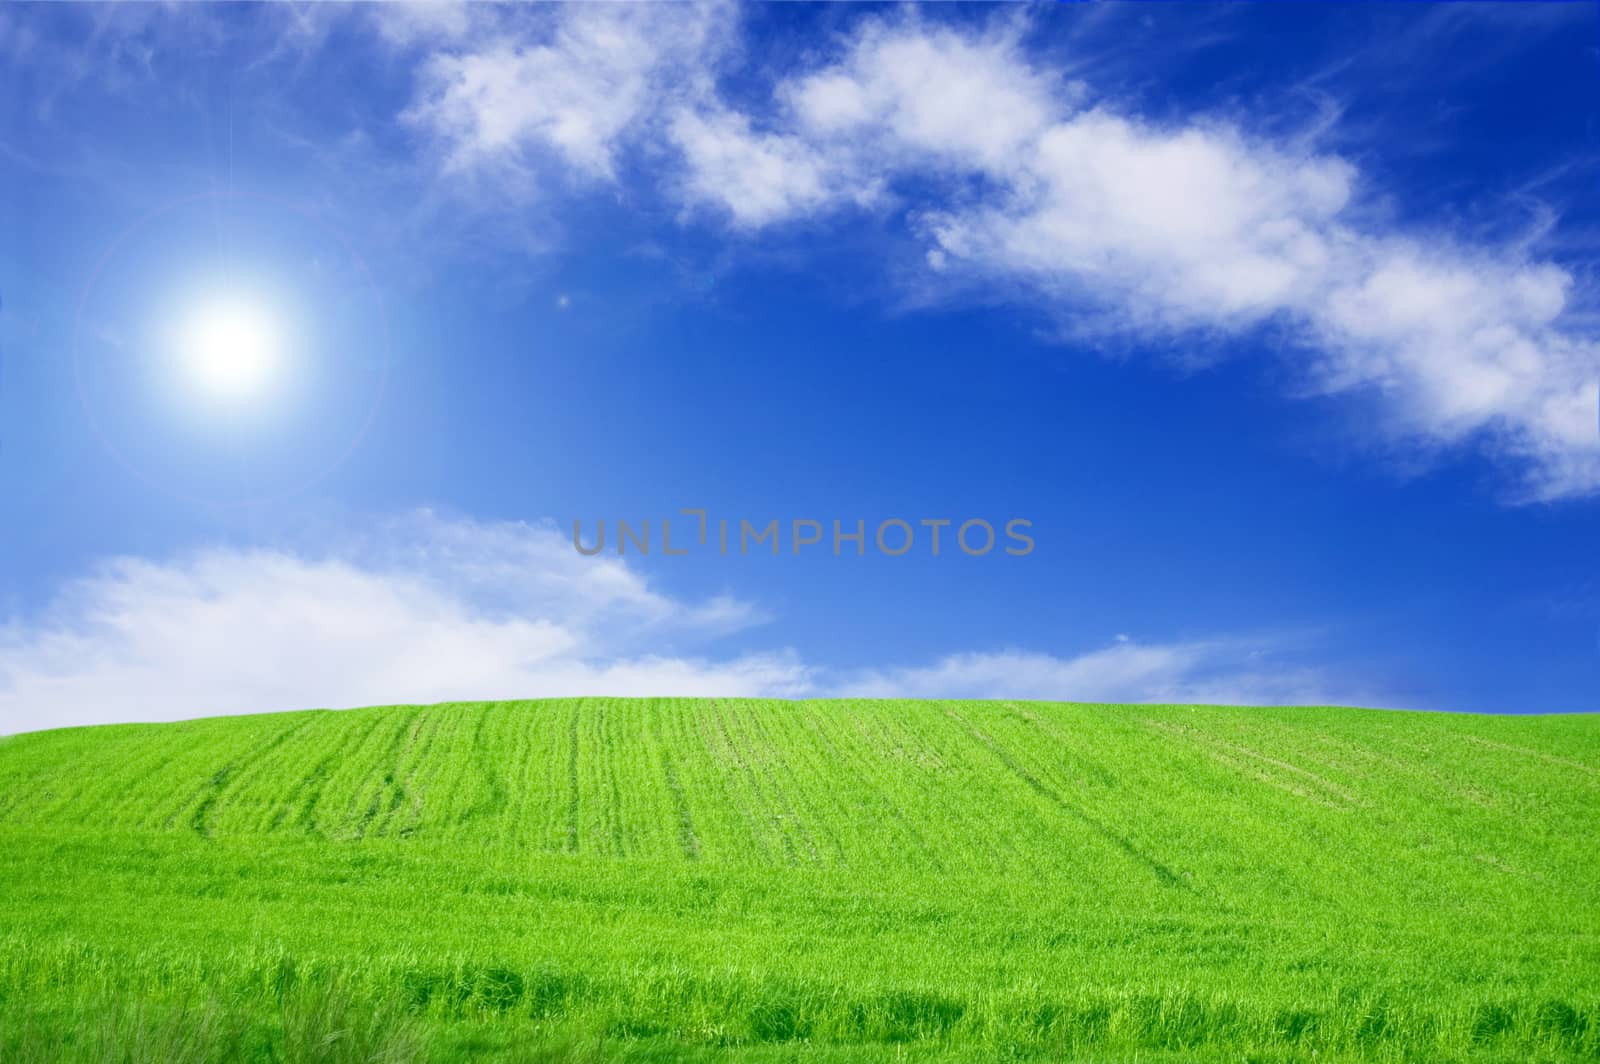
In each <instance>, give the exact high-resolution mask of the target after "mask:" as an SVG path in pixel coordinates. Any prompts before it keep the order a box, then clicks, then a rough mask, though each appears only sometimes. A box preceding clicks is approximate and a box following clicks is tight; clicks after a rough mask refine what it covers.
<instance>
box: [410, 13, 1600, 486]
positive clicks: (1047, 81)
mask: <svg viewBox="0 0 1600 1064" xmlns="http://www.w3.org/2000/svg"><path fill="white" fill-rule="evenodd" d="M735 21H736V20H735V17H734V15H733V13H731V12H730V10H729V9H728V8H726V7H711V8H706V7H691V8H678V7H670V8H645V9H639V8H632V7H622V8H615V9H613V8H610V7H608V6H604V5H602V6H599V7H588V6H585V5H576V6H574V7H572V8H562V9H560V10H558V11H557V12H556V13H554V14H553V15H551V16H549V17H548V18H547V19H544V20H542V21H541V22H540V23H539V26H540V29H539V30H538V31H537V34H536V35H535V38H536V41H537V43H534V40H533V39H529V38H528V34H530V33H532V32H533V31H529V30H527V29H525V28H523V27H522V26H521V24H520V23H519V24H517V25H515V26H508V25H505V24H496V25H495V26H494V27H493V29H492V30H486V31H484V32H482V33H479V34H476V35H468V36H467V38H466V39H465V41H464V42H463V41H461V40H454V39H452V40H442V41H441V43H440V44H439V45H438V48H439V51H438V52H437V53H436V54H435V55H434V56H433V57H432V58H431V59H429V60H428V61H427V64H426V70H427V72H428V73H427V76H426V77H425V78H424V79H423V82H422V86H421V89H420V96H419V99H418V102H417V103H416V104H415V105H414V106H413V108H412V110H411V112H410V115H411V117H412V119H413V121H415V122H416V123H418V124H419V125H420V126H422V127H423V128H425V129H427V130H429V131H430V132H431V133H432V135H433V136H434V137H435V138H436V139H437V140H438V141H439V142H440V143H442V144H443V145H444V146H445V147H446V151H447V157H448V158H449V159H450V161H451V162H450V164H451V165H452V166H456V167H460V166H474V167H484V166H495V165H511V166H519V165H522V162H523V161H524V160H525V159H526V158H527V156H528V153H530V152H534V151H537V152H541V153H544V154H547V155H554V156H555V157H559V158H563V159H565V160H566V161H567V163H568V164H569V166H570V168H571V170H572V172H573V173H574V174H577V175H579V176H583V177H588V178H590V179H594V180H606V181H611V180H614V179H615V177H616V166H615V160H616V158H617V156H618V154H619V152H620V151H621V149H622V146H624V145H626V144H636V145H637V146H638V147H639V148H640V149H641V150H642V151H643V152H645V153H646V154H649V155H650V156H651V157H652V158H654V159H657V160H658V165H659V166H660V167H662V168H663V169H662V170H661V171H660V172H658V173H656V174H655V175H654V176H655V179H656V184H658V185H659V187H661V188H662V189H665V190H667V191H668V193H669V194H672V195H675V196H677V197H678V198H679V199H680V201H681V203H682V205H683V206H684V207H685V208H687V209H688V210H690V211H691V212H693V211H699V212H709V213H710V214H712V215H714V216H719V217H721V218H723V219H726V220H727V221H728V222H729V223H731V224H732V225H733V226H734V227H735V228H737V229H739V230H742V231H745V232H747V233H748V232H752V231H756V230H759V229H761V228H763V227H766V226H771V225H777V224H784V223H787V224H791V225H793V224H797V223H803V222H806V221H810V220H815V219H818V218H820V217H823V216H825V215H827V214H829V213H830V212H836V211H839V210H841V209H861V208H877V209H884V210H889V209H891V208H892V209H895V210H899V211H901V212H902V214H903V216H904V217H905V218H906V219H907V220H908V223H909V232H910V233H911V234H912V235H913V236H914V237H915V238H916V239H919V240H921V241H923V242H924V244H925V248H924V251H925V261H926V263H927V266H928V277H927V278H926V280H928V281H929V282H935V281H937V280H938V279H940V278H943V279H947V280H950V281H955V280H960V281H964V282H967V283H972V282H976V283H978V284H980V285H982V284H990V285H993V286H995V288H996V290H998V291H1004V292H1005V293H1006V294H1007V296H1008V298H1015V297H1016V296H1017V294H1018V293H1026V294H1028V295H1029V296H1031V298H1032V299H1033V300H1034V302H1035V303H1036V304H1037V305H1038V306H1040V307H1042V308H1044V309H1045V310H1046V311H1048V312H1055V313H1060V314H1061V315H1062V316H1063V317H1065V316H1066V315H1067V314H1068V313H1069V312H1070V313H1071V314H1072V315H1073V316H1074V318H1075V320H1078V321H1082V320H1083V315H1082V312H1083V311H1084V310H1085V309H1092V310H1093V311H1095V314H1094V315H1093V320H1094V321H1095V322H1096V323H1097V324H1098V325H1100V326H1102V327H1107V326H1108V327H1110V328H1113V329H1116V330H1118V331H1128V332H1133V333H1146V334H1148V333H1154V334H1161V335H1167V336H1182V335H1184V334H1186V333H1194V332H1204V333H1206V334H1208V335H1220V336H1224V337H1226V336H1241V335H1245V334H1247V333H1249V332H1250V331H1252V330H1258V329H1261V328H1263V327H1267V326H1270V327H1271V333H1270V335H1271V336H1272V337H1273V339H1274V341H1275V342H1276V343H1277V344H1278V346H1280V347H1281V348H1282V352H1283V357H1284V358H1285V359H1286V360H1287V361H1288V363H1289V364H1290V365H1291V367H1292V368H1293V369H1294V370H1295V371H1296V373H1295V376H1296V378H1297V380H1298V381H1299V382H1300V388H1301V389H1302V390H1303V391H1305V392H1308V393H1311V394H1323V395H1335V394H1343V395H1353V396H1359V397H1361V398H1363V399H1366V400H1368V401H1369V402H1371V403H1374V404H1375V408H1376V409H1378V410H1379V411H1381V413H1382V419H1381V421H1380V422H1379V426H1380V427H1381V428H1382V429H1383V430H1385V434H1386V436H1387V438H1389V439H1392V440H1396V441H1401V442H1405V443H1409V444H1414V445H1416V446H1418V447H1420V448H1421V449H1422V450H1423V451H1425V452H1429V453H1432V452H1436V451H1439V450H1441V449H1444V448H1449V447H1453V446H1457V445H1461V444H1465V443H1469V442H1470V443H1476V444H1479V445H1481V446H1482V447H1483V448H1484V449H1485V450H1486V451H1488V452H1489V453H1491V454H1492V455H1494V456H1495V457H1497V458H1500V459H1503V460H1504V461H1506V463H1507V465H1508V468H1509V469H1511V470H1512V471H1513V474H1514V476H1515V478H1516V482H1517V485H1518V486H1517V490H1516V492H1515V495H1516V496H1517V497H1519V498H1521V499H1554V498H1560V497H1564V496H1577V495H1585V494H1590V493H1593V492H1595V491H1597V490H1600V428H1597V426H1600V384H1597V380H1600V344H1597V342H1596V341H1595V339H1594V338H1593V337H1592V336H1590V335H1588V334H1587V333H1586V332H1585V330H1584V328H1583V327H1582V326H1581V325H1580V324H1578V323H1577V320H1576V317H1575V315H1572V314H1570V313H1569V310H1570V308H1571V307H1572V305H1573V303H1574V301H1575V297H1576V296H1578V295H1585V296H1587V295H1588V293H1577V292H1575V282H1574V279H1573V277H1572V275H1571V274H1570V273H1569V272H1568V271H1567V270H1565V269H1563V268H1562V267H1561V266H1559V265H1558V264H1555V263H1552V262H1545V261H1540V260H1538V259H1537V258H1536V257H1534V255H1533V254H1532V252H1531V251H1530V250H1529V249H1528V248H1527V247H1524V246H1517V245H1508V246H1480V245H1478V244H1474V243H1473V242H1471V241H1468V240H1463V239H1460V238H1457V237H1455V236H1453V235H1451V234H1449V233H1448V232H1443V231H1430V232H1404V231H1398V230H1396V229H1394V228H1393V227H1391V226H1388V225H1387V224H1386V223H1382V222H1375V221H1372V220H1371V218H1372V217H1373V215H1374V212H1371V211H1367V210H1364V209H1363V204H1364V203H1367V202H1370V201H1374V200H1378V199H1381V198H1382V197H1383V196H1385V195H1386V194H1387V193H1388V192H1389V191H1390V190H1384V189H1373V188H1369V187H1367V186H1366V184H1365V183H1364V181H1363V178H1362V175H1361V172H1360V170H1359V168H1358V167H1356V166H1355V165H1354V164H1353V163H1352V162H1350V161H1349V160H1347V159H1344V158H1341V157H1338V156H1336V155H1333V154H1329V153H1319V152H1317V151H1316V150H1315V149H1314V147H1311V146H1309V143H1310V142H1311V141H1314V139H1315V138H1314V137H1309V138H1308V137H1296V138H1293V139H1289V140H1285V139H1282V138H1279V139H1276V140H1275V139H1273V138H1271V137H1268V136H1265V135H1261V134H1253V133H1252V132H1251V129H1250V128H1248V127H1249V122H1248V116H1231V117H1219V116H1206V115H1196V116H1192V117H1190V118H1189V119H1186V120H1177V121H1174V120H1170V119H1169V120H1164V121H1160V122H1157V121H1153V120H1150V119H1148V118H1145V117H1143V116H1141V115H1139V114H1137V113H1134V112H1133V111H1131V110H1130V109H1129V108H1127V107H1119V106H1117V105H1116V104H1115V103H1114V102H1113V101H1107V100H1095V99H1094V96H1093V87H1092V86H1088V85H1085V84H1083V83H1082V82H1080V81H1078V80H1075V79H1073V78H1070V77H1068V76H1067V74H1066V73H1065V72H1064V71H1062V70H1060V69H1055V68H1053V67H1052V66H1051V65H1050V64H1048V63H1046V62H1044V61H1043V60H1041V59H1039V58H1038V57H1037V56H1036V55H1035V54H1032V53H1030V52H1029V50H1028V49H1027V47H1026V36H1027V32H1026V31H1027V29H1028V26H1027V23H1026V21H1024V20H1019V19H1017V18H1015V17H1013V16H1011V15H1010V14H1006V15H1004V16H997V17H994V18H991V19H989V20H988V21H987V22H986V23H985V24H982V25H978V26H966V25H964V26H961V27H959V28H957V27H952V26H949V25H944V24H942V23H940V22H938V21H935V20H933V19H931V18H927V17H924V16H922V15H921V14H919V13H918V12H916V11H911V12H901V13H898V14H894V15H890V16H886V17H868V18H864V19H860V20H857V21H856V22H855V23H853V28H852V29H851V30H850V32H849V33H848V34H847V35H845V36H843V37H841V38H840V39H838V40H837V41H835V42H834V47H833V49H832V51H831V52H825V53H823V54H821V55H816V54H813V56H812V57H811V58H810V59H808V60H807V63H806V65H805V67H804V68H803V69H798V70H790V71H787V72H779V73H777V74H776V75H774V76H773V77H771V78H769V80H768V83H767V85H766V88H765V90H764V92H762V91H758V92H756V93H754V94H753V95H752V94H751V93H750V92H748V91H747V92H745V93H744V94H743V98H742V99H739V100H734V99H730V98H727V96H726V94H725V93H721V92H719V90H718V88H717V83H716V78H715V76H714V75H715V73H716V72H717V70H718V69H719V67H720V66H721V65H725V64H726V57H727V55H728V54H729V53H730V52H731V51H733V50H735V49H736V45H737V41H738V29H737V26H736V24H735ZM1363 219H1366V220H1365V221H1364V220H1363Z"/></svg>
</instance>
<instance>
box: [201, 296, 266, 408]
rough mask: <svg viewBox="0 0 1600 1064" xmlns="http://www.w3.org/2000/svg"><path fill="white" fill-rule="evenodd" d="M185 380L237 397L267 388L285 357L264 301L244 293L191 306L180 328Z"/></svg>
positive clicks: (251, 395) (226, 396)
mask: <svg viewBox="0 0 1600 1064" xmlns="http://www.w3.org/2000/svg"><path fill="white" fill-rule="evenodd" d="M178 353H179V356H180V358H181V359H182V362H183V369H184V372H185V374H186V376H187V377H188V378H189V380H190V381H191V382H192V383H193V384H195V385H196V386H197V387H199V388H200V389H201V390H202V391H204V392H205V393H207V394H208V395H210V396H212V397H214V398H217V399H224V400H228V401H233V402H238V401H243V400H248V399H253V398H256V397H259V396H260V395H261V394H262V393H264V392H265V391H267V390H268V389H269V388H270V386H271V384H272V381H273V378H274V377H275V376H276V375H277V372H278V369H279V366H280V364H281V362H282V360H283V349H282V336H281V333H280V330H279V328H278V325H277V323H276V322H275V321H274V318H273V315H272V314H271V312H270V311H268V310H267V308H266V307H265V306H263V305H262V304H260V303H258V302H255V301H252V300H250V299H248V298H243V297H224V298H218V299H213V300H209V301H207V302H204V303H201V304H199V305H197V306H196V307H194V308H193V309H192V310H190V311H189V313H188V314H187V315H186V316H185V317H184V318H183V320H182V324H181V325H180V327H179V330H178Z"/></svg>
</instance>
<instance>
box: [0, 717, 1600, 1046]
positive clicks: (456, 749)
mask: <svg viewBox="0 0 1600 1064" xmlns="http://www.w3.org/2000/svg"><path fill="white" fill-rule="evenodd" d="M469 1058H470V1059H504V1060H526V1061H540V1060H570V1061H583V1060H613V1059H624V1060H668V1059H670V1060H680V1059H688V1060H706V1061H711V1060H727V1059H738V1060H752V1061H780V1060H783V1061H787V1060H797V1061H835V1060H837V1061H875V1060H912V1061H915V1060H996V1059H1019V1060H1020V1059H1047V1060H1082V1061H1097V1062H1098V1061H1104V1062H1134V1061H1148V1062H1176V1061H1217V1062H1221V1061H1262V1062H1267V1061H1305V1062H1311V1061H1316V1062H1319V1064H1320V1062H1324V1061H1329V1060H1335V1061H1337V1060H1350V1061H1356V1060H1361V1061H1366V1060H1374V1061H1396V1062H1399V1061H1417V1062H1433V1061H1507V1062H1511V1061H1515V1062H1519V1064H1520V1062H1529V1061H1569V1060H1596V1059H1600V717H1585V716H1568V717H1520V718H1513V717H1479V716H1466V715H1448V714H1417V713H1384V712H1375V711H1367V710H1352V709H1336V708H1314V709H1283V710H1278V709H1273V710H1266V709H1245V708H1209V707H1187V706H1168V707H1148V706H1143V707H1132V706H1088V705H1045V704H1036V703H997V702H991V703H983V702H892V701H838V702H806V703H788V702H775V701H746V700H688V699H682V700H608V699H586V700H581V701H579V700H574V701H546V702H524V703H503V704H493V705H443V706H429V707H417V706H397V707H388V708H381V709H367V710H352V711H346V712H338V713H332V712H306V713H293V714H278V715H271V716H258V717H235V718H218V719H210V720H199V721H191V722H185V723H182V724H170V725H126V726H112V727H101V728H86V729H67V730H61V731H53V732H41V733H35V734H30V735H23V736H17V737H13V738H11V739H7V740H3V741H0V1060H7V1061H9V1060H60V1059H69V1060H91V1061H107V1062H110V1061H117V1062H124V1061H146V1060H149V1061H191V1060H192V1061H202V1060H236V1059H246V1060H263V1061H267V1060H271V1061H329V1062H335V1061H412V1060H455V1059H469Z"/></svg>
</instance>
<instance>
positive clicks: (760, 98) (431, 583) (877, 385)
mask: <svg viewBox="0 0 1600 1064" xmlns="http://www.w3.org/2000/svg"><path fill="white" fill-rule="evenodd" d="M1597 43H1600V32H1597V19H1596V8H1595V7H1594V6H1593V5H1576V4H1574V5H1556V4H1549V5H1535V4H1506V5H1466V4H1449V5H1438V6H1427V5H1328V6H1320V5H1301V4H1296V5H1266V4H1262V5H1229V6H1204V5H1183V6H1179V5H1087V6H1076V5H1073V6H1065V7H989V6H983V7H959V6H940V7H937V8H927V9H911V8H897V7H878V6H832V5H825V6H815V7H812V6H775V7H736V6H727V5H709V6H689V5H681V6H680V5H673V6H658V5H650V6H637V7H630V6H612V5H600V6H595V7H588V8H575V7H523V6H509V7H501V6H491V5H486V4H474V5H435V6H429V7H412V6H401V5H361V6H356V7H342V6H337V5H321V4H317V5H293V6H291V5H284V6H254V5H219V6H210V5H205V4H184V5H172V6H157V5H143V4H140V5H129V6H109V5H37V6H32V5H11V6H9V7H7V8H5V9H3V10H0V56H3V61H0V78H3V79H4V83H3V84H0V98H3V99H4V101H5V103H4V104H3V105H0V212H3V230H0V231H3V232H4V234H5V237H4V239H5V241H6V252H7V253H6V254H5V255H4V256H3V257H0V298H3V301H4V302H3V307H0V359H3V367H0V370H3V378H0V380H3V390H0V418H3V422H0V478H3V482H4V484H5V486H6V491H5V492H4V493H3V494H0V625H3V627H0V731H16V730H22V729H28V728H37V727H49V726H53V725H58V724H75V723H89V722H101V721H114V720H156V719H172V718H179V717H189V716H197V715H204V714H209V713H231V712H251V711H262V710H278V709H292V708H302V707H307V706H348V705H357V704H368V703H380V702H431V701H440V700H453V699H468V698H473V699H476V698H521V697H540V696H547V695H573V694H640V695H644V694H661V695H667V694H708V695H734V694H748V695H777V696H797V697H798V696H823V695H867V696H889V695H905V696H928V697H997V698H1049V699H1060V700H1129V701H1210V702H1217V701H1221V702H1260V703H1324V702H1337V703H1353V704H1366V705H1380V706H1393V707H1412V708H1426V709H1457V710H1474V711H1500V712H1525V711H1581V710H1590V709H1595V708H1597V706H1600V703H1597V700H1596V694H1597V692H1600V569H1597V566H1596V562H1595V544H1596V541H1597V534H1600V399H1597V395H1600V386H1597V378H1600V342H1597V340H1596V336H1597V319H1596V316H1595V310H1596V300H1595V294H1596V291H1597V286H1600V279H1597V276H1596V272H1595V262H1596V257H1595V250H1596V248H1597V246H1600V242H1597V237H1600V228H1597V222H1600V215H1597V214H1596V209H1595V207H1594V203H1595V202H1596V201H1597V200H1596V197H1595V195H1594V192H1595V184H1596V181H1597V180H1600V167H1597V166H1596V161H1597V159H1600V153H1597V149H1600V123H1597V114H1596V105H1595V101H1596V100H1597V98H1600V97H1597V94H1596V92H1595V88H1596V83H1595V78H1596V76H1597V67H1596V46H1597ZM219 321H222V322H224V325H222V326H218V325H217V324H216V323H217V322H219ZM241 322H243V324H240V323H241ZM208 323H209V324H208ZM219 329H220V330H221V332H220V335H222V336H223V339H224V340H225V341H226V342H227V344H228V345H231V346H228V347H227V349H226V350H221V352H220V355H219V354H218V352H219V350H220V349H218V348H217V342H218V341H217V336H218V335H219V331H218V330H219ZM208 330H209V331H208ZM230 330H231V331H230ZM197 336H198V337H201V338H202V339H201V340H196V339H195V338H196V337H197ZM207 338H209V339H207ZM208 344H209V346H208ZM252 345H254V346H252ZM257 347H259V348H260V349H261V351H263V352H265V354H263V355H262V356H261V358H260V359H259V364H258V363H250V365H253V366H256V368H257V369H258V370H259V373H257V374H255V375H251V374H250V373H243V372H242V371H236V369H237V365H238V364H239V363H238V361H237V356H238V352H239V351H241V350H245V349H249V350H255V349H256V348H257ZM213 356H217V357H221V358H223V359H224V361H223V362H208V361H206V360H207V359H210V358H212V357H213ZM230 359H231V360H232V361H228V360H230ZM217 366H233V367H235V369H234V370H228V371H227V372H229V373H232V374H233V376H231V377H229V376H226V375H224V376H223V377H218V376H217ZM262 367H265V368H262ZM697 507H698V508H704V509H705V510H706V511H707V512H708V514H709V515H710V517H711V519H712V520H713V521H715V520H717V519H719V518H724V519H729V520H731V521H733V522H735V527H737V524H736V523H737V522H738V521H739V520H740V519H744V520H748V521H750V522H752V523H753V524H756V525H758V526H761V525H765V524H766V523H767V522H768V521H771V520H777V521H779V522H780V524H782V525H783V526H784V527H785V529H786V530H787V529H788V528H789V525H790V522H792V521H795V520H817V521H819V522H821V523H822V525H823V527H824V535H825V538H824V542H823V544H821V545H820V546H817V547H810V548H805V549H803V550H801V552H800V553H799V554H798V555H796V554H795V553H793V552H792V550H791V549H790V542H789V533H788V531H786V532H785V541H784V544H783V553H782V554H781V555H780V556H778V557H772V556H770V555H767V554H761V553H759V552H757V553H752V554H751V555H749V556H744V557H741V556H738V555H737V554H736V553H735V554H732V555H730V556H722V555H720V554H719V553H718V552H717V551H716V550H715V549H713V548H709V547H708V548H697V549H695V550H691V552H690V553H689V554H688V555H687V556H684V557H663V556H662V555H661V553H660V547H659V527H660V521H661V520H662V519H664V518H671V519H673V522H674V541H675V543H682V542H684V541H685V540H686V539H687V538H689V537H688V533H689V532H690V530H691V528H692V526H693V523H694V519H693V518H690V517H684V516H682V515H680V513H679V511H680V510H681V509H683V508H697ZM890 518H900V519H903V520H905V521H907V522H908V523H910V524H912V525H913V526H914V527H916V528H919V529H922V531H919V538H918V539H917V540H916V541H915V542H914V545H913V549H912V550H910V551H909V552H907V553H906V554H905V555H903V556H898V557H890V556H886V555H884V554H882V553H880V552H878V551H877V550H876V549H875V548H874V547H873V546H872V543H871V537H872V530H873V529H874V528H876V527H877V526H878V524H879V523H880V522H882V521H884V520H887V519H890ZM602 519H603V520H605V521H606V522H607V523H608V525H612V531H613V533H614V522H615V521H616V520H617V519H623V520H627V521H629V522H633V523H637V522H642V521H645V520H649V521H650V522H651V523H652V526H653V527H655V528H656V529H657V537H658V538H657V547H656V550H654V551H652V553H651V554H650V555H649V556H648V557H638V556H636V555H634V554H631V553H630V554H629V555H628V556H626V557H621V558H619V557H618V556H617V555H616V554H615V553H614V551H609V550H608V551H607V552H606V553H604V554H601V555H598V556H595V557H592V558H591V557H585V556H582V555H580V554H578V552H577V551H575V550H574V549H573V547H572V543H571V527H572V523H573V522H574V521H575V520H577V521H582V522H583V523H584V526H585V528H586V530H587V531H586V536H588V537H592V532H593V529H594V527H595V525H596V523H597V522H598V521H600V520H602ZM936 519H949V520H951V521H953V522H954V523H955V524H960V523H961V522H963V521H966V520H969V519H982V520H986V521H989V522H991V523H992V524H993V525H994V526H995V527H996V528H997V529H1001V528H1002V527H1003V526H1004V524H1005V522H1007V521H1008V520H1012V519H1023V520H1026V521H1029V522H1031V525H1030V527H1029V534H1030V535H1031V536H1032V538H1033V541H1034V543H1035V546H1034V549H1033V551H1032V552H1031V553H1029V554H1027V555H1026V556H1012V555H1006V554H1004V553H1003V552H1002V551H1001V550H1000V549H998V548H997V549H996V550H994V551H991V552H990V553H989V554H986V555H983V556H981V557H974V556H968V555H965V554H963V553H962V552H960V551H959V550H952V549H951V548H950V543H949V540H948V539H947V540H946V541H945V550H944V551H942V552H941V554H940V555H938V556H934V555H933V554H932V553H931V551H930V550H929V549H928V541H927V534H926V529H925V528H923V526H920V524H919V522H921V521H923V520H936ZM834 520H839V521H840V522H842V524H843V525H844V526H845V529H846V530H847V531H848V530H851V529H853V528H854V527H855V525H856V523H857V522H858V521H860V522H863V523H864V524H865V526H866V528H867V530H868V544H867V550H866V553H865V555H864V556H854V555H852V554H850V553H848V550H847V551H846V553H845V554H843V555H842V556H835V555H834V553H833V551H832V550H831V524H832V522H833V521H834ZM953 527H954V526H951V528H950V529H948V530H946V531H945V533H944V534H945V535H946V536H949V535H951V534H952V532H953ZM612 543H613V545H614V534H613V540H612ZM1004 543H1005V541H1004V538H1003V534H1002V537H1001V546H1003V545H1004Z"/></svg>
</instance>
